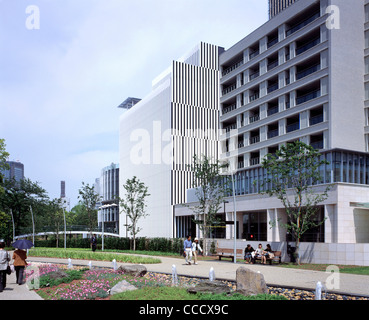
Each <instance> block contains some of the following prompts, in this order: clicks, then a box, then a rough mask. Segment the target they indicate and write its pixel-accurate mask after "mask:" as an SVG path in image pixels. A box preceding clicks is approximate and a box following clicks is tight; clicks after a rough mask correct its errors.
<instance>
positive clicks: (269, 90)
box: [268, 83, 279, 93]
mask: <svg viewBox="0 0 369 320" xmlns="http://www.w3.org/2000/svg"><path fill="white" fill-rule="evenodd" d="M278 89H279V87H278V83H274V84H272V85H270V86H269V87H268V93H272V92H273V91H276V90H278Z"/></svg>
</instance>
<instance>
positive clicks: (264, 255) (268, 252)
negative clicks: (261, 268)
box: [261, 244, 272, 264]
mask: <svg viewBox="0 0 369 320" xmlns="http://www.w3.org/2000/svg"><path fill="white" fill-rule="evenodd" d="M271 253H272V248H271V247H270V244H267V246H266V249H265V250H263V253H262V256H261V263H263V264H266V259H267V258H268V257H269V256H270V255H271Z"/></svg>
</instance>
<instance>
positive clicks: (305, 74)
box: [296, 64, 320, 80]
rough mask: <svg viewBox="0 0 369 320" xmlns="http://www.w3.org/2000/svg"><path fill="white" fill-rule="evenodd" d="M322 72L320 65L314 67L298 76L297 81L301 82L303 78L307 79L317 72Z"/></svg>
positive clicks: (299, 73)
mask: <svg viewBox="0 0 369 320" xmlns="http://www.w3.org/2000/svg"><path fill="white" fill-rule="evenodd" d="M319 70H320V64H316V65H314V66H311V67H309V68H306V69H304V70H302V71H300V72H298V73H297V74H296V80H300V79H302V78H305V77H307V76H308V75H310V74H312V73H314V72H317V71H319Z"/></svg>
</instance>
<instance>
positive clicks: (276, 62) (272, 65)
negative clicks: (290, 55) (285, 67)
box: [268, 59, 279, 71]
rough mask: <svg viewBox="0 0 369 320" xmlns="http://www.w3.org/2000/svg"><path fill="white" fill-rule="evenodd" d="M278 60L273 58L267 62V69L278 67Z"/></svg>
mask: <svg viewBox="0 0 369 320" xmlns="http://www.w3.org/2000/svg"><path fill="white" fill-rule="evenodd" d="M278 65H279V62H278V59H275V60H273V61H272V62H270V63H268V71H270V70H272V69H274V68H276V67H278Z"/></svg>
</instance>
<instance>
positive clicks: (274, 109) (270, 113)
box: [268, 106, 279, 117]
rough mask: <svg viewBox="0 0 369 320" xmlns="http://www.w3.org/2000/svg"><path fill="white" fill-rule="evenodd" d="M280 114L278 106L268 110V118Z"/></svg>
mask: <svg viewBox="0 0 369 320" xmlns="http://www.w3.org/2000/svg"><path fill="white" fill-rule="evenodd" d="M278 112H279V108H278V106H275V107H272V108H269V109H268V117H270V116H272V115H273V114H276V113H278Z"/></svg>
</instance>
